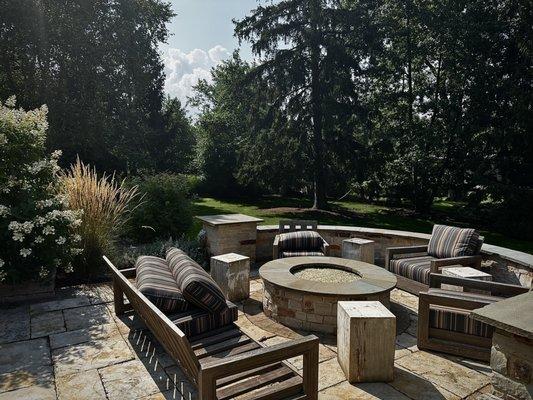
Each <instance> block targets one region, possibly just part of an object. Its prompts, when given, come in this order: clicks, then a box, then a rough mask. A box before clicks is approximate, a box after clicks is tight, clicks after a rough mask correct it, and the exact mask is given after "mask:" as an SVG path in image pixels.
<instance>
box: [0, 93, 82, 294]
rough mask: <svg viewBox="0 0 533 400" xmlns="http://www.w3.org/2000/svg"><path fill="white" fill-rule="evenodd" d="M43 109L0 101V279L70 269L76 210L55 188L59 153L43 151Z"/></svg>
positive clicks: (49, 275)
mask: <svg viewBox="0 0 533 400" xmlns="http://www.w3.org/2000/svg"><path fill="white" fill-rule="evenodd" d="M47 128H48V123H47V108H46V106H42V107H41V108H38V109H35V110H32V111H24V110H22V109H17V108H16V107H15V98H14V97H11V98H9V99H8V100H7V101H6V102H5V103H2V102H0V283H3V284H10V285H12V284H19V283H22V282H24V283H25V282H31V281H33V282H43V281H50V280H52V279H54V277H55V273H56V271H57V270H58V269H60V270H63V271H65V272H70V271H71V270H72V265H71V261H72V259H73V257H74V256H76V255H77V254H78V253H79V252H80V251H81V250H80V248H79V241H80V237H79V236H77V235H76V234H75V232H74V230H75V229H76V228H77V227H78V225H79V224H80V223H81V219H80V212H78V211H72V209H70V208H69V204H68V201H67V199H66V198H65V196H63V195H62V194H60V193H59V192H58V187H59V176H58V171H59V167H58V165H57V160H58V158H59V156H60V152H58V151H57V152H54V153H52V155H48V154H47V152H46V149H45V140H46V130H47Z"/></svg>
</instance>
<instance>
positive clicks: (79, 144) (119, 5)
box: [0, 0, 173, 170]
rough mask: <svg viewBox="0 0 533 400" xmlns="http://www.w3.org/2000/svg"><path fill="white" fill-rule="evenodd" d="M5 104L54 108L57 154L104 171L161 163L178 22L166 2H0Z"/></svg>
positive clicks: (0, 76)
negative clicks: (168, 52) (163, 52)
mask: <svg viewBox="0 0 533 400" xmlns="http://www.w3.org/2000/svg"><path fill="white" fill-rule="evenodd" d="M0 7H1V9H2V13H1V14H0V65H1V68H0V98H6V97H7V96H9V95H11V94H16V95H17V98H18V99H19V101H20V104H21V105H22V106H23V107H25V108H34V107H37V106H38V105H40V104H43V103H46V104H47V105H48V108H49V122H50V131H49V135H48V141H47V145H48V148H49V149H56V148H57V149H61V150H63V153H64V156H63V164H69V163H70V162H72V161H74V160H75V158H76V155H77V154H78V155H79V156H80V157H81V158H82V159H83V160H84V161H86V162H90V163H91V164H93V165H96V166H97V167H98V168H99V169H101V170H102V169H120V170H136V169H138V168H152V167H154V160H157V156H158V154H159V153H160V148H159V146H158V145H159V143H160V142H161V140H162V138H161V136H162V135H163V136H164V135H165V132H164V131H163V129H162V120H161V106H162V101H163V92H162V88H163V80H164V75H163V65H162V62H161V58H160V55H159V53H158V44H159V43H160V42H164V41H165V40H166V38H167V27H166V23H167V22H168V21H169V20H170V18H171V17H172V16H173V13H172V12H171V9H170V5H169V4H168V3H165V2H163V1H162V0H134V1H131V0H117V1H89V2H88V1H85V0H21V1H16V2H13V1H10V0H0Z"/></svg>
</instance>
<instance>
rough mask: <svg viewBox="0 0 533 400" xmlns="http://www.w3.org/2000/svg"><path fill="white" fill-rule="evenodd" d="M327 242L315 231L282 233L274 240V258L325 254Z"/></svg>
mask: <svg viewBox="0 0 533 400" xmlns="http://www.w3.org/2000/svg"><path fill="white" fill-rule="evenodd" d="M327 247H328V244H327V242H326V241H325V240H324V239H323V238H322V236H320V235H319V234H318V232H315V231H297V232H288V233H281V234H279V235H277V236H276V238H275V240H274V258H286V257H299V256H324V255H326V252H327Z"/></svg>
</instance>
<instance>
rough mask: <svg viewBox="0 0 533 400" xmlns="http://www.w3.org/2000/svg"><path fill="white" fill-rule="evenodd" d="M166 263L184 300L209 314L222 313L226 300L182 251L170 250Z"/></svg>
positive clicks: (211, 280) (208, 276) (211, 281)
mask: <svg viewBox="0 0 533 400" xmlns="http://www.w3.org/2000/svg"><path fill="white" fill-rule="evenodd" d="M167 262H168V263H169V267H170V269H171V270H172V276H173V277H174V279H175V281H176V283H177V284H178V287H179V288H180V289H181V291H182V292H183V296H184V297H185V299H186V300H187V301H188V302H189V303H190V304H192V305H195V306H197V307H199V308H201V309H203V310H206V311H208V312H210V313H217V312H222V311H224V310H225V308H226V307H227V305H226V298H225V297H224V294H223V293H222V290H220V288H219V287H218V285H217V284H216V282H215V281H214V280H213V278H211V276H210V275H209V274H208V273H207V272H206V271H205V270H204V269H203V268H202V267H200V266H199V265H198V264H197V263H196V262H194V260H192V259H191V258H190V257H189V256H187V255H186V254H185V253H184V252H183V251H181V250H179V249H175V248H170V249H169V250H168V251H167Z"/></svg>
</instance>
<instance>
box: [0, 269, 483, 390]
mask: <svg viewBox="0 0 533 400" xmlns="http://www.w3.org/2000/svg"><path fill="white" fill-rule="evenodd" d="M250 293H251V296H250V299H248V300H247V301H245V302H243V303H240V304H239V308H240V313H239V320H238V324H239V326H240V327H241V328H242V329H243V330H245V331H246V333H247V334H249V335H250V336H252V337H253V338H255V339H257V340H261V341H264V342H265V343H266V344H267V345H273V344H276V343H280V342H283V341H286V340H290V339H291V338H295V337H298V336H299V335H300V334H301V333H299V332H295V331H293V330H291V329H289V328H287V327H284V326H282V325H279V324H278V323H276V322H273V321H272V320H270V319H268V318H267V317H266V316H265V315H264V314H263V312H262V306H261V299H262V283H261V281H260V279H257V278H255V279H253V280H252V281H251V284H250ZM112 299H113V295H112V291H111V287H110V285H109V284H101V285H91V286H78V287H73V288H67V289H63V290H60V291H59V293H58V294H57V298H56V299H55V300H52V301H47V302H43V303H39V304H29V305H23V306H19V307H15V308H10V309H0V400H6V399H28V400H32V399H39V400H48V399H61V400H64V399H77V400H82V399H110V400H114V399H120V400H123V399H132V400H133V399H153V400H155V399H187V400H191V399H195V398H196V394H195V392H194V388H193V386H192V385H191V384H190V383H189V382H188V381H187V379H186V378H185V377H184V375H183V373H182V372H181V370H180V368H179V367H178V366H177V365H176V364H175V363H174V361H173V360H172V359H171V358H170V357H169V356H168V355H167V354H166V353H165V351H164V350H163V349H162V348H161V346H160V345H159V344H158V343H157V342H156V341H155V340H154V339H153V338H152V336H151V334H150V332H148V331H146V330H143V326H142V325H141V324H140V323H139V321H138V319H136V318H134V317H133V318H132V317H129V318H121V319H119V318H117V317H116V316H115V315H114V312H113V303H112ZM391 301H392V304H391V310H392V311H393V312H394V313H395V314H396V316H397V337H396V344H397V346H396V355H395V379H394V381H393V382H390V383H365V384H358V385H351V384H349V383H348V382H347V381H346V380H345V378H344V374H343V372H342V370H341V369H340V367H339V364H338V363H337V357H336V351H337V347H336V341H335V338H334V337H328V336H320V341H321V344H320V357H319V362H320V365H319V390H320V395H319V398H320V399H328V400H329V399H343V400H345V399H360V400H372V399H387V400H404V399H414V400H433V399H435V400H441V399H454V400H455V399H468V400H475V399H481V398H482V397H483V395H484V394H485V393H490V392H491V390H492V387H491V385H490V375H491V369H490V367H489V366H488V365H486V364H482V363H478V362H473V361H470V360H466V359H462V358H458V357H451V356H445V355H442V354H436V353H428V352H425V351H420V350H418V348H417V346H416V324H417V313H416V311H417V303H418V298H417V297H416V296H413V295H410V294H408V293H406V292H403V291H400V290H397V289H394V290H393V291H392V293H391ZM289 361H290V362H291V363H292V364H293V365H294V366H295V367H296V368H298V369H302V367H303V366H302V359H301V357H297V358H294V359H291V360H289Z"/></svg>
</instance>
